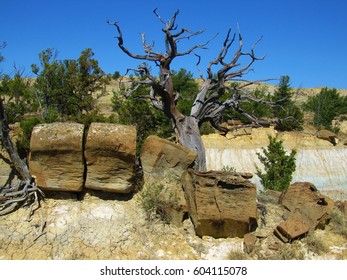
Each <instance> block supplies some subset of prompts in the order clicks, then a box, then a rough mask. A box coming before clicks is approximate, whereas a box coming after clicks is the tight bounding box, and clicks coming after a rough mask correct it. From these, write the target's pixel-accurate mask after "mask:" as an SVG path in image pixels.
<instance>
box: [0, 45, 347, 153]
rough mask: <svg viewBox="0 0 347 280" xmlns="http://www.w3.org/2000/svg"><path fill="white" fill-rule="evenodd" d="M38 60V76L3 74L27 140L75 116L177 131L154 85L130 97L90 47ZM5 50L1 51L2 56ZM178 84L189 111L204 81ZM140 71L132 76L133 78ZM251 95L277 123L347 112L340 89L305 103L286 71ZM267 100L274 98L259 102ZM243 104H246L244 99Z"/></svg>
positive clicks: (179, 77)
mask: <svg viewBox="0 0 347 280" xmlns="http://www.w3.org/2000/svg"><path fill="white" fill-rule="evenodd" d="M38 57H39V64H38V65H37V64H32V66H31V70H32V73H33V74H34V75H35V78H34V79H33V78H26V77H23V75H22V73H21V72H20V71H18V70H17V71H15V74H14V75H12V76H9V75H6V74H2V75H1V81H0V96H1V98H3V99H4V100H5V104H6V114H7V117H8V121H9V123H15V122H19V123H20V125H21V127H22V129H23V139H22V146H23V149H24V150H27V149H28V145H29V141H28V139H30V133H31V130H32V128H33V126H35V125H36V124H38V123H50V122H55V121H75V122H80V123H84V124H86V125H89V124H90V123H91V122H118V123H122V124H132V125H136V126H137V129H138V136H137V137H138V143H139V145H141V143H142V142H143V141H144V139H145V138H146V137H147V136H148V135H150V134H156V135H158V136H161V137H166V138H168V137H171V136H172V126H171V124H170V123H169V120H168V119H167V118H166V117H165V116H164V115H163V113H162V112H160V111H159V110H156V109H155V108H154V107H153V106H152V105H151V104H150V100H149V99H148V91H149V90H150V89H149V88H146V87H139V88H138V89H137V90H136V91H135V92H134V93H133V94H132V95H130V97H129V98H125V95H126V93H127V89H129V88H131V85H128V86H126V84H123V83H122V82H121V80H120V79H121V76H120V74H119V72H118V71H115V73H114V74H113V75H110V74H106V73H105V72H104V71H103V70H102V69H101V68H100V66H99V63H98V61H97V60H96V59H95V58H94V53H93V51H92V50H91V49H85V50H83V51H82V52H81V54H80V56H79V57H78V58H77V59H63V60H59V59H58V53H57V51H55V50H54V49H46V50H44V51H42V52H41V53H40V54H39V55H38ZM2 60H3V56H2V55H1V54H0V62H1V61H2ZM172 77H173V85H174V90H175V92H177V93H178V96H179V97H178V99H177V106H178V108H179V110H180V111H181V112H183V113H184V114H185V115H188V114H189V112H190V108H191V106H192V103H193V101H194V99H195V97H196V95H197V93H198V92H199V83H198V81H197V80H196V79H194V77H193V74H192V73H191V72H189V71H187V70H186V69H179V70H178V71H172ZM136 79H141V77H140V76H135V77H134V76H130V77H128V80H127V82H128V84H131V83H132V82H134V81H135V80H136ZM112 80H118V81H119V83H120V85H121V86H120V88H119V89H117V90H113V93H112V106H113V110H114V113H115V114H114V115H111V116H110V117H105V116H104V115H102V114H101V113H100V112H99V110H98V107H97V99H98V98H100V97H102V96H103V95H105V94H109V92H107V90H106V87H107V86H108V85H109V84H110V82H111V81H112ZM250 95H251V96H252V99H250V101H249V102H247V103H242V106H243V107H242V109H243V110H244V111H247V112H249V113H250V114H252V115H254V116H256V117H257V118H263V119H276V120H277V121H276V129H278V130H281V131H285V130H288V131H290V130H302V129H303V123H304V121H303V120H304V118H303V116H304V114H303V110H306V111H311V112H313V113H314V120H313V125H315V126H316V127H317V128H318V129H320V128H328V129H332V126H331V122H332V120H333V119H335V118H337V117H338V116H340V115H343V114H346V113H347V97H341V96H340V94H339V93H338V92H337V90H336V89H328V88H324V89H322V90H321V92H320V93H319V94H318V95H316V96H312V97H309V99H308V101H307V102H306V103H305V104H304V106H302V107H299V106H298V105H296V104H295V102H294V97H295V92H294V90H293V89H292V88H291V85H290V78H289V76H282V77H281V78H280V80H279V84H278V86H277V87H276V89H275V91H274V92H273V93H272V94H269V93H268V88H267V86H266V85H262V86H258V87H256V88H255V89H254V90H253V92H250ZM260 99H262V100H265V101H268V102H269V103H271V104H273V105H272V106H270V107H269V106H268V104H265V103H261V102H258V100H260ZM240 106H241V105H240ZM230 118H237V119H240V120H241V121H243V122H244V123H245V124H247V123H248V122H249V121H248V120H246V119H245V118H244V117H243V116H241V115H239V114H237V113H235V111H229V112H227V113H225V114H224V115H223V116H222V118H221V119H220V120H219V122H224V121H227V120H228V119H230ZM201 130H202V131H201V132H202V133H205V134H206V133H211V132H214V129H213V128H212V127H211V126H210V125H206V126H203V127H202V128H201Z"/></svg>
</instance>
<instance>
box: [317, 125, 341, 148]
mask: <svg viewBox="0 0 347 280" xmlns="http://www.w3.org/2000/svg"><path fill="white" fill-rule="evenodd" d="M317 137H318V138H319V139H323V140H326V141H329V142H330V143H332V144H334V145H337V144H338V142H339V138H338V137H337V135H336V134H335V133H334V132H332V131H329V130H326V129H322V130H320V131H318V133H317Z"/></svg>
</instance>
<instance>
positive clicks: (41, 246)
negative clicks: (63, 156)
mask: <svg viewBox="0 0 347 280" xmlns="http://www.w3.org/2000/svg"><path fill="white" fill-rule="evenodd" d="M65 196H68V197H63V198H56V197H55V198H53V197H51V198H46V199H45V201H43V202H42V205H41V208H39V209H37V210H36V211H35V212H34V214H33V215H32V216H31V217H28V215H29V210H28V209H26V208H21V209H18V210H17V211H15V212H13V213H11V214H9V215H7V216H3V217H0V259H10V260H20V259H26V260H31V259H34V260H35V259H40V260H45V259H48V260H58V259H63V260H71V259H87V260H88V259H92V260H96V259H110V260H117V259H123V260H126V259H226V258H227V257H228V254H229V253H230V250H234V251H242V242H243V240H242V239H240V238H233V239H231V238H226V239H213V238H202V239H201V238H199V237H197V236H195V233H194V230H193V228H192V224H191V222H190V221H189V220H186V221H185V222H184V224H183V227H181V228H178V227H174V226H170V225H166V224H163V223H162V222H159V221H158V222H151V223H149V222H148V221H146V219H145V213H144V212H143V210H142V208H141V207H140V206H139V204H138V202H137V201H138V200H137V198H136V195H135V196H134V197H133V198H131V199H124V197H123V198H122V197H121V196H119V195H118V197H116V198H115V197H112V198H105V197H100V196H94V195H90V194H86V195H85V197H84V198H83V200H78V199H76V198H75V197H73V195H68V194H65Z"/></svg>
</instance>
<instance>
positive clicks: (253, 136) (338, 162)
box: [203, 128, 347, 200]
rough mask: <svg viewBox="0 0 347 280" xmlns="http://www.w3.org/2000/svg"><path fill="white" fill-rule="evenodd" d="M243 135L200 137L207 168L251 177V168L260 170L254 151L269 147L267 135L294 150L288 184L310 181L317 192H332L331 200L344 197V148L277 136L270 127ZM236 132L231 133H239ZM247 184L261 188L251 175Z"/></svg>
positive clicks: (310, 139) (302, 137) (346, 183)
mask: <svg viewBox="0 0 347 280" xmlns="http://www.w3.org/2000/svg"><path fill="white" fill-rule="evenodd" d="M242 131H243V132H244V135H242V136H235V135H234V134H228V135H227V137H223V136H221V135H217V134H212V135H206V136H203V141H204V144H205V148H206V155H207V156H206V157H207V168H208V169H209V170H221V169H222V168H223V167H225V166H229V167H234V168H235V169H236V170H237V171H239V172H251V173H253V174H255V172H256V169H255V165H258V166H259V167H262V165H261V163H260V161H259V160H258V157H257V155H256V153H257V152H259V153H261V151H262V150H261V149H262V148H266V146H267V145H268V144H269V141H268V135H271V136H276V135H277V137H278V138H279V139H282V140H283V141H284V142H283V145H284V147H285V148H286V149H288V150H290V149H297V155H296V171H295V173H294V174H293V180H292V182H312V183H313V184H314V185H315V186H316V187H317V188H318V189H319V190H320V191H324V192H331V191H334V193H335V194H334V198H336V199H340V200H343V199H346V198H347V176H346V170H347V161H346V158H347V147H346V146H344V145H342V144H341V145H336V146H334V145H333V144H332V143H330V142H329V141H326V140H323V139H319V138H318V137H317V136H315V135H307V134H299V133H291V132H285V133H277V132H276V131H275V130H274V129H273V128H259V129H252V130H251V131H249V130H247V131H246V130H242ZM242 131H238V132H236V133H235V134H238V135H240V134H242V133H241V132H242ZM251 181H252V182H253V183H255V184H256V185H257V187H258V188H262V186H261V184H260V180H259V178H258V177H257V176H254V177H253V178H252V179H251Z"/></svg>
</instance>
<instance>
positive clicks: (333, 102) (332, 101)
mask: <svg viewBox="0 0 347 280" xmlns="http://www.w3.org/2000/svg"><path fill="white" fill-rule="evenodd" d="M304 108H305V110H307V111H311V112H313V113H314V117H313V125H314V126H315V127H317V128H318V129H321V128H322V127H324V128H327V129H331V130H333V128H332V127H331V122H332V120H333V119H334V118H336V117H337V116H339V115H341V114H346V113H347V97H346V96H344V97H342V96H340V94H339V93H338V92H337V90H336V89H328V88H323V89H322V90H321V91H320V93H319V94H317V95H316V96H310V97H309V98H308V100H307V102H306V103H305V105H304Z"/></svg>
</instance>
